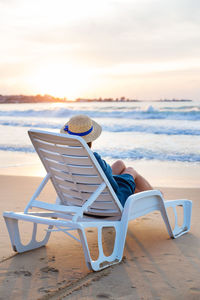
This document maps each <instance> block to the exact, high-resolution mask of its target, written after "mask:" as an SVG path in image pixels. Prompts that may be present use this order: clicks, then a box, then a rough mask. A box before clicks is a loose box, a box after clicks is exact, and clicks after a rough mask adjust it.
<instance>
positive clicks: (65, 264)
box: [0, 175, 200, 300]
mask: <svg viewBox="0 0 200 300" xmlns="http://www.w3.org/2000/svg"><path fill="white" fill-rule="evenodd" d="M40 181H41V178H38V177H23V176H3V175H1V176H0V190H1V201H0V211H1V216H0V245H1V247H0V299H1V300H2V299H7V300H9V299H10V300H11V299H20V300H21V299H31V300H33V299H34V300H36V299H84V300H85V299H87V300H89V299H200V230H199V229H200V225H199V214H200V189H197V188H192V189H189V188H185V189H181V188H166V187H165V188H160V189H161V190H162V192H163V193H164V197H165V199H183V198H185V199H190V200H193V212H192V226H191V231H190V233H188V234H186V235H183V236H182V237H180V238H178V239H175V240H172V239H170V238H169V236H168V233H167V230H166V228H165V225H164V223H163V221H162V218H161V216H160V214H159V213H158V212H154V213H152V214H149V215H146V216H144V217H141V218H139V219H137V220H135V221H133V222H131V223H130V225H129V229H128V233H127V238H126V246H125V250H124V258H123V261H122V262H121V263H120V264H118V265H115V266H112V267H110V268H107V269H105V270H103V271H100V272H91V271H89V270H88V269H87V267H86V265H85V259H84V254H83V250H82V247H81V245H80V244H79V243H78V242H76V241H75V240H73V239H71V238H70V237H68V236H65V235H64V234H63V233H54V234H52V236H51V238H50V240H49V242H48V244H47V246H46V247H42V248H40V249H37V250H34V251H30V252H27V253H23V254H15V252H13V250H12V248H11V244H10V240H9V237H8V233H7V229H6V226H5V223H4V220H3V217H2V212H3V211H5V210H13V211H23V210H24V207H25V206H26V204H27V201H28V200H29V199H30V197H31V196H32V194H33V192H34V191H35V190H36V187H37V186H38V185H39V183H40ZM42 197H44V198H46V199H47V198H51V199H53V200H54V199H55V193H54V191H53V188H52V187H51V186H50V185H49V186H48V187H47V189H46V191H45V192H44V193H43V194H42ZM172 222H173V220H172ZM24 225H25V224H21V225H20V226H21V229H22V231H23V234H24V238H23V241H24V242H26V241H28V238H29V233H30V231H31V226H27V224H26V225H25V226H24ZM41 234H42V232H41ZM41 234H40V235H39V236H41ZM88 235H89V239H90V244H91V246H92V248H93V250H94V256H95V255H97V252H96V247H95V245H96V239H95V232H94V231H93V230H89V232H88ZM111 235H112V232H111V231H109V232H106V234H105V241H104V244H105V247H107V248H109V247H110V240H111V239H110V237H111Z"/></svg>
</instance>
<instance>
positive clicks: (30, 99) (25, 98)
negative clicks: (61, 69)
mask: <svg viewBox="0 0 200 300" xmlns="http://www.w3.org/2000/svg"><path fill="white" fill-rule="evenodd" d="M149 100H150V101H154V102H192V100H189V99H160V100H151V99H149ZM149 100H138V99H129V98H126V97H120V98H101V97H100V98H94V99H86V98H77V99H76V100H69V99H67V98H58V97H53V96H51V95H35V96H34V95H0V104H3V103H45V102H46V103H59V102H61V103H68V102H147V101H149Z"/></svg>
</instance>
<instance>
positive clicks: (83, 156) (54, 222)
mask: <svg viewBox="0 0 200 300" xmlns="http://www.w3.org/2000/svg"><path fill="white" fill-rule="evenodd" d="M29 136H30V138H31V141H32V143H33V145H34V147H35V150H36V151H37V153H38V155H39V157H40V159H41V161H42V163H43V165H44V167H45V169H46V171H47V175H46V177H45V178H44V179H43V181H42V183H41V184H40V186H39V187H38V189H37V190H36V192H35V193H34V195H33V197H32V199H31V200H30V201H29V203H28V205H27V206H26V208H25V210H24V212H4V214H3V216H4V218H5V222H6V225H7V228H8V232H9V235H10V240H11V243H12V247H13V249H14V251H17V252H24V251H28V250H32V249H35V248H38V247H41V246H44V245H45V244H46V243H47V242H48V240H49V237H50V234H51V232H53V231H63V232H64V233H66V234H67V235H69V236H71V237H73V238H74V239H76V240H78V241H79V242H81V243H82V246H83V250H84V254H85V260H86V264H87V266H88V268H89V269H93V270H95V271H98V270H100V269H103V268H106V267H108V266H110V265H112V264H116V263H118V262H120V261H121V259H122V257H123V251H124V245H125V240H126V234H127V228H128V222H129V221H130V220H134V219H136V218H138V217H140V216H143V215H145V214H148V213H150V212H152V211H155V210H158V211H160V213H161V215H162V217H163V220H164V222H165V225H166V227H167V230H168V233H169V235H170V237H172V238H177V237H179V236H181V235H182V234H184V233H186V232H188V231H189V229H190V220H191V210H192V202H191V201H189V200H173V201H164V200H163V197H162V194H161V193H160V191H157V190H152V191H146V192H142V193H138V194H135V195H132V196H130V197H129V198H128V199H127V201H126V204H125V207H124V208H123V207H122V205H121V203H120V202H119V199H118V198H117V196H116V194H115V192H114V190H113V189H112V186H111V185H110V183H109V181H108V179H107V177H106V176H105V174H104V172H103V171H102V169H101V167H100V166H99V164H98V162H97V160H96V159H95V157H94V155H93V153H92V151H91V150H90V148H89V147H88V145H87V144H86V143H85V141H84V140H83V139H82V138H81V137H77V136H68V135H64V134H55V133H48V132H44V131H40V130H30V131H29ZM49 179H50V180H51V182H52V184H53V186H54V188H55V190H56V192H57V195H58V197H57V200H56V201H55V204H52V203H46V202H42V201H39V200H38V199H37V198H38V196H39V194H40V192H41V191H42V190H43V188H44V187H45V185H46V183H47V182H48V180H49ZM177 206H182V207H183V224H182V226H179V225H178V222H177V210H176V208H177ZM167 207H172V208H173V210H174V214H175V227H174V229H172V228H171V225H170V222H169V219H168V215H167V212H166V208H167ZM32 208H37V210H38V208H39V209H41V210H42V211H40V210H39V211H37V212H32V210H31V209H32ZM98 216H101V217H98ZM18 220H23V221H27V222H32V223H33V224H34V226H33V233H32V238H31V241H30V243H29V244H27V245H23V244H22V243H21V240H20V233H19V228H18ZM38 224H46V225H47V232H46V235H45V238H44V239H43V240H42V241H40V242H38V241H37V240H36V232H37V225H38ZM53 227H54V228H55V229H53ZM87 227H95V228H97V230H98V250H99V257H98V259H97V260H95V261H94V260H92V258H91V255H90V251H89V247H88V242H87V238H86V234H85V230H86V228H87ZM104 227H113V228H114V229H115V242H114V248H113V252H112V254H111V255H109V256H106V255H105V254H104V252H103V245H102V230H103V228H104ZM73 230H77V231H78V234H79V237H80V240H79V239H77V237H75V236H74V235H73V233H72V232H73Z"/></svg>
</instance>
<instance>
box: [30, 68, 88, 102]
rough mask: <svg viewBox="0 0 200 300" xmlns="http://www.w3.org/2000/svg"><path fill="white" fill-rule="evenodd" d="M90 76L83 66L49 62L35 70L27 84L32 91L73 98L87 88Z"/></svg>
mask: <svg viewBox="0 0 200 300" xmlns="http://www.w3.org/2000/svg"><path fill="white" fill-rule="evenodd" d="M90 77H91V76H90V72H89V70H88V69H85V68H82V69H81V68H78V67H76V66H73V65H69V64H68V65H58V64H49V65H46V66H43V67H41V68H40V69H39V70H36V71H35V72H34V74H32V76H31V77H30V80H29V84H30V88H31V90H32V92H34V93H37V94H49V95H52V96H54V97H66V98H67V99H68V100H75V99H76V98H78V97H80V96H81V95H83V93H84V92H85V91H87V89H89V85H90V80H91V78H90Z"/></svg>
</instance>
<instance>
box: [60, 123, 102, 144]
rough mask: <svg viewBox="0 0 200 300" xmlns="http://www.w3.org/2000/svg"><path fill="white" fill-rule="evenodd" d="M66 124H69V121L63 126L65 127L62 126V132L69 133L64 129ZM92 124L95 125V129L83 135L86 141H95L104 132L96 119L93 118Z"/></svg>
mask: <svg viewBox="0 0 200 300" xmlns="http://www.w3.org/2000/svg"><path fill="white" fill-rule="evenodd" d="M66 125H68V123H66V124H65V125H64V126H63V128H61V130H60V133H65V134H69V133H68V132H67V131H65V130H64V128H65V126H66ZM92 125H93V130H92V131H91V132H90V133H89V134H87V135H84V136H82V138H83V139H84V140H85V141H86V143H90V142H93V141H95V140H96V139H97V138H98V137H99V136H100V135H101V132H102V128H101V126H100V125H99V124H98V123H97V122H95V121H94V120H92Z"/></svg>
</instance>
